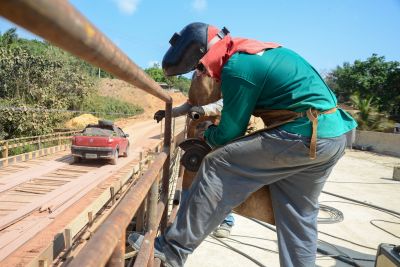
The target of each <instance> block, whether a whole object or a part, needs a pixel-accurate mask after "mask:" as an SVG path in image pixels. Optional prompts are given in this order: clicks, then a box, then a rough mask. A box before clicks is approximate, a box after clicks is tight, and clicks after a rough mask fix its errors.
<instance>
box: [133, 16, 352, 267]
mask: <svg viewBox="0 0 400 267" xmlns="http://www.w3.org/2000/svg"><path fill="white" fill-rule="evenodd" d="M170 44H171V47H170V48H169V50H168V51H167V53H166V54H165V56H164V58H163V63H162V66H163V69H164V72H165V73H166V75H178V74H183V73H187V72H189V71H191V70H193V69H198V70H199V71H201V72H203V73H204V75H209V76H210V77H212V78H214V79H218V80H220V81H221V92H222V95H223V99H224V105H223V109H222V114H221V120H220V122H219V124H218V126H210V127H209V128H208V129H207V130H206V131H205V134H204V139H205V140H206V141H207V142H208V143H209V144H210V145H211V146H213V147H215V148H216V149H214V150H213V151H212V152H211V153H209V154H208V155H207V156H206V157H205V158H204V159H203V161H202V164H201V166H200V169H199V171H198V172H197V176H196V178H195V180H194V182H193V184H192V186H191V188H190V190H189V193H188V197H187V198H186V199H185V200H184V201H183V203H181V206H180V208H179V211H178V214H177V216H176V219H175V221H174V222H173V224H172V225H171V226H170V227H169V228H168V229H167V230H166V232H165V233H164V234H163V235H162V236H159V237H158V238H157V239H156V241H155V255H156V256H157V257H159V258H160V259H161V260H162V261H163V262H164V263H165V264H166V265H167V266H174V267H175V266H183V265H184V263H185V260H186V259H187V256H188V255H189V254H190V253H192V252H193V251H194V250H195V249H196V248H197V247H198V246H199V245H200V243H201V242H202V241H203V240H204V239H205V238H206V237H207V235H208V234H209V233H211V232H212V231H213V229H214V228H215V227H217V226H218V224H219V223H220V222H221V221H222V220H223V218H225V217H226V215H227V214H228V213H229V212H230V210H231V209H232V208H233V207H235V206H237V205H239V204H240V203H241V202H243V201H244V200H245V199H246V198H247V196H249V195H250V194H251V193H253V192H255V191H256V190H258V189H259V188H261V187H262V186H264V185H269V189H270V192H271V200H272V206H273V210H274V216H275V223H276V230H277V238H278V247H279V259H280V266H282V267H309V266H315V259H316V252H317V214H318V197H319V195H320V193H321V191H322V188H323V186H324V183H325V181H326V179H327V178H328V176H329V174H330V173H331V171H332V168H333V167H334V166H335V164H336V163H337V161H338V160H339V159H340V158H341V157H342V155H343V154H344V150H345V143H346V137H345V135H344V134H345V133H346V132H348V131H350V130H352V129H353V128H355V127H356V126H357V124H356V122H355V121H354V120H353V119H352V117H351V116H350V115H348V114H347V113H346V112H344V111H343V110H341V109H339V108H336V106H337V100H336V97H335V95H334V94H333V92H332V91H331V90H330V89H329V88H328V86H327V85H326V84H325V82H324V80H323V79H322V78H321V77H320V75H319V74H318V73H317V71H316V70H315V69H314V68H313V67H312V66H311V65H310V64H309V63H308V62H307V61H306V60H304V59H303V58H302V57H301V56H299V55H298V54H296V53H295V52H293V51H291V50H289V49H287V48H284V47H282V46H281V45H279V44H276V43H265V42H259V41H255V40H250V39H243V38H232V37H231V36H230V34H229V31H228V30H227V29H226V28H223V29H222V30H219V29H217V28H215V27H214V26H211V25H208V24H205V23H192V24H189V25H187V26H186V27H185V28H183V29H182V30H181V31H180V32H179V33H175V34H174V35H173V37H172V38H171V40H170ZM251 114H254V115H257V116H259V117H261V118H262V119H263V121H264V123H265V125H266V128H265V130H263V131H258V132H256V133H253V134H251V135H248V136H244V137H241V136H243V134H244V133H245V131H246V128H247V123H248V121H249V118H250V115H251ZM239 137H240V138H239ZM142 240H143V236H141V235H139V234H137V233H133V234H132V235H131V236H130V237H129V243H130V244H131V245H132V246H133V247H134V248H135V249H138V248H139V247H140V244H141V242H142Z"/></svg>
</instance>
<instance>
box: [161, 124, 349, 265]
mask: <svg viewBox="0 0 400 267" xmlns="http://www.w3.org/2000/svg"><path fill="white" fill-rule="evenodd" d="M345 145H346V138H345V136H344V135H342V136H340V137H335V138H320V139H318V142H317V158H316V159H314V160H311V159H310V158H309V147H308V146H309V138H306V137H303V136H301V135H298V134H292V133H288V132H286V131H283V130H280V129H272V130H269V131H264V132H261V133H257V134H254V135H250V136H247V137H244V138H241V139H239V140H236V141H234V142H232V143H229V144H227V145H225V146H223V147H221V148H218V149H216V150H215V151H213V152H211V153H210V154H208V155H207V156H206V157H205V158H204V160H203V162H202V164H201V167H200V169H199V171H198V173H197V176H196V179H195V180H194V182H193V184H192V186H191V188H190V189H189V194H188V196H187V198H185V200H184V201H183V203H181V206H180V208H179V211H178V214H177V217H176V219H175V221H174V223H173V224H172V225H171V226H170V228H168V229H167V231H166V233H165V235H164V236H160V237H159V238H158V240H157V243H158V245H159V247H160V248H161V250H162V251H163V252H164V253H165V255H166V258H167V261H168V263H169V264H170V265H171V266H177V267H178V266H183V265H184V263H185V261H186V258H187V256H188V255H189V254H190V253H192V252H193V251H194V249H196V248H197V247H198V246H199V245H200V243H201V242H202V241H203V240H204V239H205V238H206V237H207V236H208V235H209V234H210V233H211V232H212V231H213V230H214V229H215V228H216V227H217V226H218V225H219V224H220V223H221V222H222V221H223V219H224V218H225V217H226V216H227V215H228V214H229V212H230V211H231V210H232V209H233V208H234V207H236V206H237V205H239V204H240V203H241V202H243V201H244V200H245V199H246V198H247V197H248V196H249V195H250V194H251V193H253V192H255V191H256V190H258V189H259V188H261V187H262V186H263V185H270V191H271V197H272V205H273V209H274V215H275V221H276V229H277V238H278V246H279V258H280V266H282V267H310V266H315V259H316V252H317V214H318V197H319V195H320V193H321V190H322V187H323V185H324V183H325V181H326V179H327V178H328V176H329V174H330V172H331V170H332V168H333V166H334V165H335V164H336V162H337V161H338V160H339V159H340V157H341V156H342V155H343V154H344V149H345Z"/></svg>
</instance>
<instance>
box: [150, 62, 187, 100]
mask: <svg viewBox="0 0 400 267" xmlns="http://www.w3.org/2000/svg"><path fill="white" fill-rule="evenodd" d="M144 71H145V72H146V73H147V74H148V75H149V76H150V77H151V78H153V79H154V80H155V81H156V82H159V83H166V84H168V85H169V86H171V87H172V88H177V89H179V90H180V91H181V92H183V93H186V94H187V92H188V91H189V88H190V83H191V80H190V79H188V78H186V77H184V76H181V75H178V76H172V77H167V76H165V74H164V72H163V70H162V69H161V68H160V65H159V64H154V65H153V67H150V68H147V69H145V70H144Z"/></svg>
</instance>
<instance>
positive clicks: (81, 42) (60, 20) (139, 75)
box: [0, 0, 172, 103]
mask: <svg viewBox="0 0 400 267" xmlns="http://www.w3.org/2000/svg"><path fill="white" fill-rule="evenodd" d="M0 15H1V16H3V17H5V18H7V19H8V20H10V21H12V22H14V23H16V24H18V25H20V26H22V27H24V28H25V29H27V30H29V31H31V32H33V33H35V34H37V35H39V36H41V37H43V38H44V39H46V40H48V41H49V42H51V43H53V44H55V45H56V46H58V47H60V48H62V49H64V50H66V51H68V52H70V53H72V54H74V55H75V56H78V57H80V58H82V59H84V60H86V61H88V62H90V63H92V64H94V65H96V66H98V67H100V68H102V69H104V70H106V71H108V72H109V73H112V74H113V75H115V76H116V77H118V78H120V79H122V80H124V81H126V82H128V83H131V84H133V85H135V86H137V87H139V88H140V89H142V90H144V91H146V92H148V93H150V94H152V95H154V96H156V97H158V98H160V99H162V100H164V101H165V102H168V103H172V98H171V97H170V96H169V95H168V94H167V93H165V92H164V91H163V89H162V88H161V87H160V86H159V85H158V84H157V83H156V82H155V81H154V80H153V79H151V78H150V77H149V76H148V75H147V74H146V73H145V72H144V71H143V70H142V69H141V68H140V67H138V66H137V65H136V64H135V63H134V62H133V61H132V60H130V59H129V58H128V57H127V56H126V55H125V54H124V53H123V52H122V51H121V50H120V49H119V48H118V47H117V46H116V45H114V44H113V43H112V42H111V41H110V40H109V39H108V38H107V37H106V36H105V35H104V34H102V33H101V32H100V31H99V30H98V29H97V28H96V27H95V26H94V25H92V24H91V23H90V22H89V21H88V20H87V19H86V18H85V17H84V16H83V15H82V14H81V13H80V12H79V11H77V10H76V9H75V8H74V7H73V6H72V5H71V4H69V2H68V1H64V0H35V1H31V0H18V1H1V2H0Z"/></svg>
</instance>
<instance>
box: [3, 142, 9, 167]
mask: <svg viewBox="0 0 400 267" xmlns="http://www.w3.org/2000/svg"><path fill="white" fill-rule="evenodd" d="M5 147H6V148H5V149H4V155H3V158H5V161H4V162H3V166H8V141H6V143H5Z"/></svg>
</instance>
